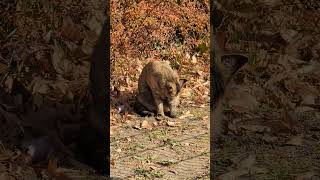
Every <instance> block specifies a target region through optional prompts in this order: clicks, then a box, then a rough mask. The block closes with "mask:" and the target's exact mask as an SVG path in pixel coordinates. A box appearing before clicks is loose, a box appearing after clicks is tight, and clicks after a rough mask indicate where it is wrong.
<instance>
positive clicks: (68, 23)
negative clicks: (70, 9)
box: [61, 16, 82, 41]
mask: <svg viewBox="0 0 320 180" xmlns="http://www.w3.org/2000/svg"><path fill="white" fill-rule="evenodd" d="M61 35H62V36H63V37H64V38H66V39H68V40H71V41H80V40H81V39H82V36H81V31H80V29H79V27H78V26H77V25H76V24H75V23H74V22H73V21H72V19H71V17H69V16H66V17H64V18H63V22H62V27H61Z"/></svg>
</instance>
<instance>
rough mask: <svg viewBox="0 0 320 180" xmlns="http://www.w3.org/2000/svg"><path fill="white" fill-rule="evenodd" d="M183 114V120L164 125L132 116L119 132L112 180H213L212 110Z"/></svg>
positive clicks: (113, 137)
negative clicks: (210, 176) (209, 127)
mask: <svg viewBox="0 0 320 180" xmlns="http://www.w3.org/2000/svg"><path fill="white" fill-rule="evenodd" d="M181 111H182V112H183V115H182V116H181V117H180V118H176V119H169V120H164V121H162V122H161V121H160V122H159V121H156V120H155V119H154V118H152V117H145V118H142V117H139V116H137V115H130V116H131V118H132V119H131V120H130V121H127V123H123V124H121V125H120V126H118V127H117V128H115V129H114V130H113V133H112V134H111V144H110V148H111V177H114V178H121V179H157V178H159V179H197V178H201V179H209V159H210V156H209V149H210V146H209V129H208V124H209V107H208V105H207V106H206V107H203V108H194V107H192V108H191V107H190V108H189V109H181ZM142 122H144V124H143V125H142V128H141V123H142ZM149 126H150V127H149ZM143 127H145V128H149V129H145V128H143ZM140 128H141V129H140Z"/></svg>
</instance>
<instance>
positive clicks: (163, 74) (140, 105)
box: [135, 61, 187, 118]
mask: <svg viewBox="0 0 320 180" xmlns="http://www.w3.org/2000/svg"><path fill="white" fill-rule="evenodd" d="M186 82H187V80H186V79H179V76H178V74H177V72H176V71H174V70H173V69H172V68H171V67H170V64H169V63H168V62H165V61H152V62H149V63H148V64H147V65H146V66H145V67H144V68H143V69H142V72H141V74H140V77H139V81H138V95H137V99H136V105H135V109H136V111H137V112H138V113H139V114H140V115H146V114H148V113H149V112H155V113H156V115H157V117H163V116H165V113H166V115H168V116H169V117H172V118H175V117H177V114H176V109H177V106H178V104H179V99H180V92H181V89H182V88H183V87H184V85H185V83H186Z"/></svg>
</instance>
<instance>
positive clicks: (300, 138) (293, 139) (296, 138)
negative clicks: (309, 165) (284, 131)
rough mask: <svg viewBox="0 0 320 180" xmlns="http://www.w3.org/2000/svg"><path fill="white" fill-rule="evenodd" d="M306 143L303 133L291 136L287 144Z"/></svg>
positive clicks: (299, 144) (297, 144)
mask: <svg viewBox="0 0 320 180" xmlns="http://www.w3.org/2000/svg"><path fill="white" fill-rule="evenodd" d="M303 143H304V139H303V135H297V136H293V137H291V138H290V140H289V141H288V142H286V145H293V146H302V145H303Z"/></svg>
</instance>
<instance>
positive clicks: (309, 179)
mask: <svg viewBox="0 0 320 180" xmlns="http://www.w3.org/2000/svg"><path fill="white" fill-rule="evenodd" d="M316 179H320V175H319V173H316V172H307V173H304V174H302V175H298V176H297V177H296V179H295V180H316Z"/></svg>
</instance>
